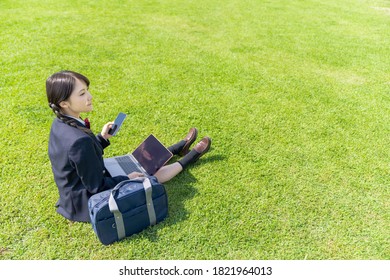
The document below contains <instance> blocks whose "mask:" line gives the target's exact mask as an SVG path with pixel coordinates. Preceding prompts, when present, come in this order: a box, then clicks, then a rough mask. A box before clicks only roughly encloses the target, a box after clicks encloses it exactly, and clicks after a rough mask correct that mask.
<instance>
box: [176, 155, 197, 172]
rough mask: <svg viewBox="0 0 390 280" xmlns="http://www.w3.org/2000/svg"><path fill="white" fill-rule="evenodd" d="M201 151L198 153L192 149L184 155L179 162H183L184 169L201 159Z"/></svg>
mask: <svg viewBox="0 0 390 280" xmlns="http://www.w3.org/2000/svg"><path fill="white" fill-rule="evenodd" d="M199 156H200V153H198V152H197V151H195V150H191V151H190V152H189V153H188V154H186V155H185V156H184V157H182V158H181V159H180V160H179V161H178V163H180V164H181V166H182V167H183V169H185V168H187V166H188V165H190V164H192V163H194V162H195V161H197V160H198V159H199Z"/></svg>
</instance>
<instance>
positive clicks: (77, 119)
mask: <svg viewBox="0 0 390 280" xmlns="http://www.w3.org/2000/svg"><path fill="white" fill-rule="evenodd" d="M65 116H67V117H69V118H72V119H75V120H76V121H78V122H80V123H81V124H82V125H84V126H85V121H83V120H82V119H80V118H75V117H73V116H69V115H65Z"/></svg>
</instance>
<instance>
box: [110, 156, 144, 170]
mask: <svg viewBox="0 0 390 280" xmlns="http://www.w3.org/2000/svg"><path fill="white" fill-rule="evenodd" d="M115 159H116V160H117V161H118V163H119V165H120V167H122V169H123V171H125V173H126V174H130V173H131V172H141V170H139V168H138V167H137V165H136V164H135V163H134V162H132V161H131V159H130V158H129V156H123V157H116V158H115Z"/></svg>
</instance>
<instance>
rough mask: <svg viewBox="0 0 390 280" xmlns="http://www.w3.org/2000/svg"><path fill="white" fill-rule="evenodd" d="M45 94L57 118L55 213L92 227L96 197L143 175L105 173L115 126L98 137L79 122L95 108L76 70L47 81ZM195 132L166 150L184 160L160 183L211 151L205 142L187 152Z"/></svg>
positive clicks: (161, 175) (160, 174)
mask: <svg viewBox="0 0 390 280" xmlns="http://www.w3.org/2000/svg"><path fill="white" fill-rule="evenodd" d="M46 94H47V99H48V102H49V107H50V108H51V109H52V110H53V112H54V114H55V115H56V117H57V118H56V119H55V120H54V121H53V124H52V126H51V130H50V138H49V158H50V162H51V166H52V171H53V175H54V180H55V182H56V184H57V187H58V191H59V200H58V202H57V204H56V207H57V212H58V213H59V214H61V215H62V216H64V217H65V218H67V219H69V220H72V221H81V222H90V218H89V212H88V199H89V198H90V197H91V196H92V195H93V194H96V193H98V192H101V191H104V190H107V189H111V188H113V187H115V185H116V184H118V183H119V182H121V181H124V180H128V179H129V178H130V179H133V178H136V177H139V176H143V174H142V173H138V172H133V173H131V174H128V176H116V177H111V176H110V175H109V174H108V172H107V171H106V169H105V167H104V163H103V149H104V148H106V147H107V146H108V145H110V141H109V138H110V137H111V136H112V135H110V134H109V133H108V131H109V130H110V128H111V127H112V125H113V124H114V123H113V122H108V123H106V124H105V125H104V126H103V128H102V130H101V132H100V133H99V134H97V135H94V134H93V132H92V131H91V129H90V128H89V125H88V124H89V123H88V122H87V121H86V120H83V119H81V117H80V114H81V113H86V112H90V111H92V108H93V106H92V95H91V93H90V92H89V80H88V78H87V77H85V76H84V75H82V74H79V73H76V72H73V71H62V72H58V73H55V74H53V75H52V76H50V77H49V78H48V79H47V80H46ZM197 133H198V131H197V129H196V128H191V129H190V130H189V132H188V134H187V135H186V136H185V137H184V138H183V140H181V141H179V142H178V143H176V144H174V145H172V146H170V147H168V149H169V150H170V151H171V152H172V154H174V155H180V156H183V157H182V158H181V159H180V160H179V161H177V162H175V163H173V164H169V165H165V166H163V167H162V168H161V169H160V170H158V171H157V173H156V174H155V175H154V176H155V177H156V178H157V180H158V181H159V182H160V183H164V182H167V181H168V180H170V179H172V178H173V177H174V176H176V175H177V174H179V173H180V172H181V171H182V170H183V169H185V168H186V167H187V166H188V165H189V164H191V163H193V162H195V161H196V160H198V159H199V158H200V157H201V156H202V155H204V154H205V153H206V152H207V151H208V150H209V149H210V145H211V139H210V138H209V137H204V138H203V139H202V140H201V141H200V142H199V143H198V144H196V145H195V146H194V148H193V149H192V150H191V151H190V150H189V147H190V146H191V144H192V143H193V142H194V141H195V139H196V137H197Z"/></svg>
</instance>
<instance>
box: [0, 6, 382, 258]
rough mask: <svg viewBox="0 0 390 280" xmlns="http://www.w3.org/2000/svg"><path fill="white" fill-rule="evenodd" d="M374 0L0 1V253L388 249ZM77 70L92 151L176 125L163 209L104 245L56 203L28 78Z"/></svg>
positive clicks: (40, 87)
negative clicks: (110, 132) (181, 154)
mask: <svg viewBox="0 0 390 280" xmlns="http://www.w3.org/2000/svg"><path fill="white" fill-rule="evenodd" d="M389 26H390V2H389V1H386V0H327V1H319V0H300V1H290V0H273V1H271V0H226V1H217V0H207V1H205V0H197V1H186V0H170V1H168V0H145V1H136V0H123V1H89V0H81V1H73V0H72V1H71V0H69V1H60V0H41V1H39V0H29V1H21V0H12V1H11V0H4V1H1V2H0V57H1V59H0V69H1V75H0V108H1V111H0V118H1V120H2V124H1V127H0V135H1V137H2V141H1V142H0V163H1V164H0V166H1V175H0V176H1V179H0V259H18V260H24V259H72V260H73V259H186V260H187V259H188V260H192V259H225V260H226V259H283V260H289V259H386V260H389V259H390V240H389V236H390V189H389V181H390V152H389V146H390V138H389V136H390V126H389V123H390V76H389V65H390V55H389V54H390V29H389ZM64 69H70V70H74V71H78V72H81V73H83V74H85V75H86V76H87V77H89V78H90V80H91V86H90V91H91V93H92V94H93V96H94V111H93V112H91V113H89V114H88V115H85V116H88V118H89V119H90V120H91V122H92V129H93V130H94V131H95V132H96V133H97V132H99V131H100V129H101V127H102V126H103V124H104V123H106V122H107V121H110V120H113V119H114V118H115V116H116V115H117V113H118V112H119V111H123V112H126V113H128V114H129V116H128V119H127V120H126V122H125V124H124V126H123V127H122V129H121V131H120V133H119V134H118V136H117V137H116V138H115V139H112V144H111V146H110V147H108V148H107V149H106V152H105V156H113V155H120V154H124V153H126V152H129V151H131V150H132V149H133V148H135V147H136V146H137V145H138V144H139V143H140V141H142V140H143V139H144V138H145V137H146V136H147V135H148V134H149V133H154V134H155V135H156V136H157V137H158V138H160V139H161V140H162V142H163V143H164V144H166V145H169V144H172V143H174V142H175V141H177V140H179V139H181V137H183V136H184V135H185V134H186V133H187V131H188V129H189V128H190V127H191V126H196V127H198V128H199V132H200V136H204V135H209V136H210V137H211V138H212V139H213V148H212V150H211V151H210V153H208V154H207V155H206V156H205V157H204V158H202V159H201V160H200V161H199V162H197V163H196V164H195V165H193V166H192V167H191V168H189V169H188V170H186V171H185V172H183V173H181V174H180V175H179V176H177V177H176V178H174V179H173V180H172V181H170V182H168V183H166V184H165V186H166V189H167V192H168V195H169V216H168V218H167V219H166V220H165V221H163V222H162V223H160V224H158V225H156V226H154V227H151V228H148V229H147V230H145V231H143V232H141V233H139V234H137V235H134V236H132V237H130V238H127V239H125V240H123V241H121V242H118V243H115V244H112V245H110V246H104V245H102V244H100V242H99V241H98V239H97V238H96V236H95V234H94V232H93V230H92V227H91V225H90V224H87V223H72V222H69V221H67V220H65V219H64V218H62V216H60V215H58V214H57V213H56V212H55V208H54V204H55V203H56V201H57V199H58V192H57V188H56V185H55V183H54V181H53V176H52V173H51V167H50V162H49V159H48V155H47V144H48V135H49V130H50V125H51V122H52V120H53V118H54V115H53V114H52V112H51V110H50V108H49V107H48V105H47V100H46V96H45V80H46V78H47V77H48V76H49V75H51V74H52V73H54V72H56V71H60V70H64Z"/></svg>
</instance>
